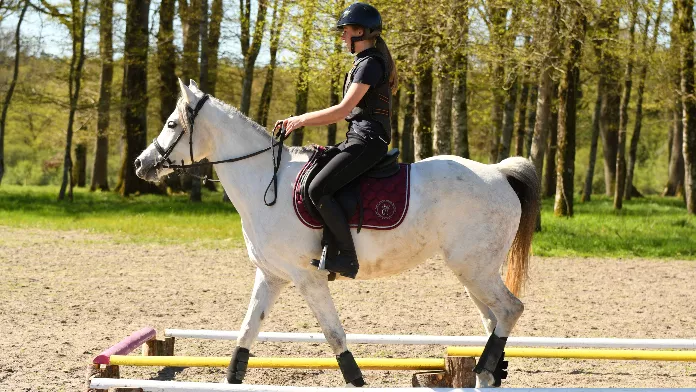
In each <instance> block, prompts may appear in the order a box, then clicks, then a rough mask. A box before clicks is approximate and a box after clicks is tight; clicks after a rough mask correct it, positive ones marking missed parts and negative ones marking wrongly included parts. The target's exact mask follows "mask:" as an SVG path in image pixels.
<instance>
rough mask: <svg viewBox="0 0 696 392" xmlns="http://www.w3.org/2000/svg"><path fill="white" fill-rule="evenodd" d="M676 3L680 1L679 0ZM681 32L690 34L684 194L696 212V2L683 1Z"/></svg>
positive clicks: (684, 74) (684, 88)
mask: <svg viewBox="0 0 696 392" xmlns="http://www.w3.org/2000/svg"><path fill="white" fill-rule="evenodd" d="M675 3H676V2H675ZM678 3H679V6H678V8H679V13H680V20H679V33H680V36H681V37H687V38H686V39H682V40H681V42H680V44H681V45H680V46H681V58H680V60H681V94H682V107H683V113H684V114H683V116H682V121H683V122H684V130H683V136H682V137H683V146H684V147H683V150H684V171H685V175H684V194H685V196H686V210H687V211H688V213H689V214H691V215H694V214H696V97H694V39H693V36H694V19H693V13H694V1H693V0H679V1H678Z"/></svg>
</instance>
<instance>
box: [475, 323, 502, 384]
mask: <svg viewBox="0 0 696 392" xmlns="http://www.w3.org/2000/svg"><path fill="white" fill-rule="evenodd" d="M505 343H507V338H506V337H505V338H501V337H498V335H496V334H495V333H492V334H491V336H490V337H489V338H488V342H486V347H484V348H483V352H482V353H481V357H480V358H479V360H478V363H477V364H476V367H475V368H474V372H476V373H478V374H480V373H481V372H482V371H484V370H488V371H489V372H490V373H491V374H492V375H493V377H494V378H495V384H494V385H495V386H500V382H501V380H502V379H503V378H506V377H507V361H504V360H503V358H504V357H505V351H504V350H505Z"/></svg>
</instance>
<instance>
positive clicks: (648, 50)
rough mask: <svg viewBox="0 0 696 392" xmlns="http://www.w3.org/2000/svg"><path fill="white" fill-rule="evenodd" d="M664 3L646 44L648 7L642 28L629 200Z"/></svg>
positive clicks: (629, 155) (659, 7)
mask: <svg viewBox="0 0 696 392" xmlns="http://www.w3.org/2000/svg"><path fill="white" fill-rule="evenodd" d="M663 5H664V0H659V2H658V5H657V17H656V18H655V27H654V28H653V35H652V40H651V41H650V44H648V42H647V41H648V29H649V27H650V14H651V13H650V9H649V8H648V10H647V11H646V18H645V27H644V29H643V45H642V46H643V50H644V52H645V59H644V60H643V64H642V66H641V68H640V74H639V76H638V78H639V81H638V91H637V92H636V95H637V97H636V121H635V123H634V125H633V135H631V148H630V150H629V152H628V171H627V172H626V187H625V191H624V198H625V199H626V200H630V199H631V196H633V189H634V188H633V172H634V170H635V167H636V155H637V154H638V140H639V139H640V132H641V128H642V124H643V94H644V92H645V79H646V78H647V76H648V65H649V62H648V60H647V59H648V58H649V57H650V56H651V55H652V54H653V53H654V52H655V46H656V45H657V36H658V32H659V31H660V28H659V27H660V21H661V19H662V8H663Z"/></svg>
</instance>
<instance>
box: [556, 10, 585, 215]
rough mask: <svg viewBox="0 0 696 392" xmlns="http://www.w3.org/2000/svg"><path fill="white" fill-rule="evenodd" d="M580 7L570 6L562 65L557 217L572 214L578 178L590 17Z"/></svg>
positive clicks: (557, 168)
mask: <svg viewBox="0 0 696 392" xmlns="http://www.w3.org/2000/svg"><path fill="white" fill-rule="evenodd" d="M579 8H580V7H578V6H576V7H571V14H572V17H573V18H574V22H573V25H572V31H571V32H570V34H569V41H570V42H569V43H568V45H566V46H567V49H566V54H565V56H564V57H565V64H564V66H563V70H564V71H565V72H564V75H563V79H562V81H561V85H560V90H559V93H558V96H559V102H558V162H557V165H556V199H555V201H554V207H553V212H554V215H556V216H573V192H574V191H573V189H574V183H573V182H574V180H575V178H574V177H575V127H576V118H577V116H576V112H577V106H576V98H577V92H578V91H577V89H578V84H579V82H580V59H581V56H582V46H583V45H582V43H583V42H584V41H585V32H586V31H587V16H586V14H585V12H584V10H583V9H579Z"/></svg>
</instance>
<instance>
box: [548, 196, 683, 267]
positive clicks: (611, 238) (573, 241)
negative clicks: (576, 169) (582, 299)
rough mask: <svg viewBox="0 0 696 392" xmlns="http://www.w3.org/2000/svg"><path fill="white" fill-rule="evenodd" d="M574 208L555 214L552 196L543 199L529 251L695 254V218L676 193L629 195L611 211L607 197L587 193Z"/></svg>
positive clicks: (553, 253)
mask: <svg viewBox="0 0 696 392" xmlns="http://www.w3.org/2000/svg"><path fill="white" fill-rule="evenodd" d="M574 209H575V211H574V212H575V214H574V216H573V217H572V218H558V217H555V216H554V215H553V200H552V199H548V200H544V203H543V209H542V218H541V219H542V228H543V230H542V231H541V232H540V233H537V234H536V235H535V238H534V254H535V255H538V256H607V257H648V258H671V259H690V260H693V259H696V218H695V217H693V216H689V215H687V213H686V208H685V206H684V202H683V201H682V200H681V199H677V198H662V197H657V196H651V197H646V198H640V199H633V200H630V201H624V206H623V209H622V210H621V211H615V210H614V208H613V199H610V198H608V197H606V196H598V195H593V200H592V201H591V202H589V203H579V202H578V201H577V200H576V201H575V206H574Z"/></svg>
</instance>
